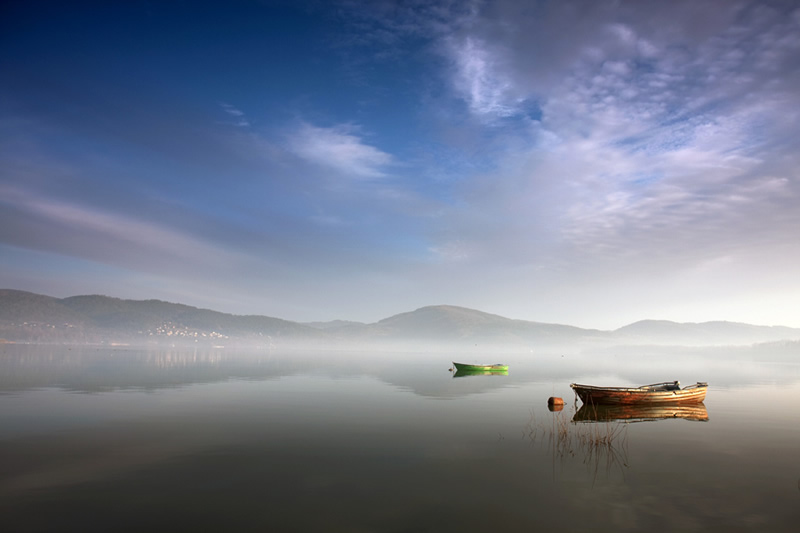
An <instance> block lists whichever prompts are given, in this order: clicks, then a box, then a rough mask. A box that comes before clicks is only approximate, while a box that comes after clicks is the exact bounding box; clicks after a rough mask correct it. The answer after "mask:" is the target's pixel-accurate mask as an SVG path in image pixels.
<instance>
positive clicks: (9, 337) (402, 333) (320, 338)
mask: <svg viewBox="0 0 800 533" xmlns="http://www.w3.org/2000/svg"><path fill="white" fill-rule="evenodd" d="M0 340H6V341H11V342H38V343H72V344H79V343H123V344H169V345H186V344H188V345H203V344H206V345H218V344H221V345H230V344H250V345H261V346H273V345H280V346H290V345H302V346H316V347H345V346H352V345H354V344H359V345H361V346H389V345H391V346H395V347H402V348H415V349H417V348H425V349H429V348H450V349H461V348H463V347H466V346H474V345H480V346H491V347H492V348H493V349H494V348H513V349H519V348H525V349H527V348H542V347H548V346H565V345H570V346H580V345H587V344H591V345H597V344H601V345H606V346H613V345H618V344H628V345H631V344H641V345H646V344H651V345H652V344H659V345H694V346H708V345H746V344H754V343H763V342H777V341H784V340H800V329H797V328H788V327H766V326H753V325H750V324H738V323H733V322H704V323H700V324H692V323H689V324H681V323H677V322H669V321H657V320H644V321H641V322H636V323H634V324H630V325H628V326H625V327H623V328H620V329H617V330H615V331H601V330H594V329H584V328H578V327H574V326H567V325H561V324H547V323H541V322H530V321H525V320H515V319H510V318H505V317H502V316H499V315H493V314H490V313H484V312H481V311H476V310H474V309H467V308H464V307H456V306H452V305H436V306H428V307H422V308H420V309H417V310H415V311H410V312H407V313H401V314H398V315H394V316H391V317H388V318H385V319H383V320H380V321H378V322H375V323H373V324H364V323H361V322H351V321H344V320H334V321H330V322H311V323H307V324H301V323H298V322H291V321H288V320H282V319H280V318H272V317H266V316H257V315H249V316H240V315H231V314H227V313H220V312H217V311H212V310H208V309H199V308H196V307H191V306H188V305H183V304H176V303H169V302H163V301H160V300H122V299H119V298H111V297H108V296H97V295H90V296H72V297H69V298H53V297H50V296H43V295H40V294H33V293H30V292H25V291H18V290H11V289H0Z"/></svg>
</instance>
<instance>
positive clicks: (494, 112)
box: [450, 36, 518, 119]
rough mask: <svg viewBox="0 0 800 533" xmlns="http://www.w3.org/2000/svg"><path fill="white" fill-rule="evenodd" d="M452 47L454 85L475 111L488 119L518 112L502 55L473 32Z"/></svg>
mask: <svg viewBox="0 0 800 533" xmlns="http://www.w3.org/2000/svg"><path fill="white" fill-rule="evenodd" d="M450 47H451V48H452V55H453V57H454V60H455V78H454V85H455V88H456V90H457V91H459V93H460V94H461V95H462V97H463V98H464V100H465V101H466V102H467V105H468V107H469V109H470V111H471V112H472V113H474V114H476V115H478V116H480V117H482V118H488V119H491V118H496V117H509V116H512V115H514V114H515V113H517V104H518V101H515V99H514V97H513V91H512V89H513V87H512V83H511V80H510V79H508V78H506V77H505V76H504V69H503V68H502V67H503V65H501V64H499V62H500V60H501V57H502V55H500V54H496V53H494V52H493V51H491V50H489V49H488V47H487V45H486V43H484V42H482V41H480V40H479V39H476V38H473V37H470V36H468V37H466V38H464V39H463V40H461V41H457V42H456V41H453V42H451V43H450Z"/></svg>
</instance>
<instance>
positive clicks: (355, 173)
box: [287, 123, 393, 178]
mask: <svg viewBox="0 0 800 533" xmlns="http://www.w3.org/2000/svg"><path fill="white" fill-rule="evenodd" d="M357 132H358V128H357V127H355V126H353V125H339V126H335V127H331V128H322V127H318V126H313V125H311V124H308V123H302V124H300V126H299V127H297V128H296V129H295V130H294V131H292V132H291V133H290V134H289V135H288V139H287V147H288V149H289V150H290V151H291V152H292V153H294V154H296V155H297V156H299V157H301V158H303V159H305V160H306V161H309V162H311V163H314V164H316V165H319V166H321V167H326V168H329V169H332V170H334V171H336V172H337V173H338V174H339V175H340V176H342V177H345V178H381V177H384V176H385V175H386V174H385V168H386V167H387V166H388V165H390V164H391V163H392V161H393V159H392V156H391V155H390V154H388V153H386V152H383V151H381V150H379V149H378V148H375V147H374V146H371V145H369V144H366V143H365V142H364V141H363V139H362V138H361V137H359V136H358V135H357Z"/></svg>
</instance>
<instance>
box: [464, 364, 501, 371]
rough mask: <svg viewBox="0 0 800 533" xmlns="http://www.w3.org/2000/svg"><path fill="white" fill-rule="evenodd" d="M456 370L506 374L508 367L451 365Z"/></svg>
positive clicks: (497, 365)
mask: <svg viewBox="0 0 800 533" xmlns="http://www.w3.org/2000/svg"><path fill="white" fill-rule="evenodd" d="M453 366H454V367H455V368H456V370H466V371H468V372H508V365H503V364H496V365H467V364H464V363H453Z"/></svg>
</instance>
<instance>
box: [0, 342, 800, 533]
mask: <svg viewBox="0 0 800 533" xmlns="http://www.w3.org/2000/svg"><path fill="white" fill-rule="evenodd" d="M452 359H457V360H466V361H467V362H470V361H473V362H491V363H493V362H500V361H503V362H507V363H509V364H510V365H511V368H510V372H509V374H508V375H507V376H470V377H464V378H454V377H453V376H452V374H451V373H450V372H448V368H449V367H450V361H451V360H452ZM674 379H678V380H681V382H683V383H684V384H689V383H693V382H695V381H708V382H709V384H710V388H709V393H708V396H707V398H706V401H705V404H704V406H700V408H698V409H693V410H673V411H671V412H663V413H654V412H652V411H650V412H639V413H637V412H630V411H629V412H626V413H610V414H609V413H606V414H605V415H603V416H604V418H605V420H603V421H599V422H598V421H588V422H573V418H581V416H582V415H581V414H580V413H578V414H577V415H576V410H577V407H579V406H580V402H578V405H577V406H576V405H575V404H574V396H573V394H572V392H571V390H570V388H569V383H570V382H580V383H590V384H598V385H641V384H644V383H653V382H658V381H665V380H674ZM550 396H561V397H563V398H564V399H565V400H566V401H567V405H566V406H565V408H564V409H563V410H562V411H559V412H550V411H549V410H548V409H547V405H546V401H547V398H548V397H550ZM798 405H800V354H791V353H789V354H787V353H786V352H785V351H784V352H782V353H780V354H778V355H775V354H772V353H759V352H756V351H752V350H750V351H741V350H739V351H736V352H733V353H727V352H725V351H721V350H718V349H717V350H705V351H704V350H694V351H692V350H681V351H678V352H676V353H673V352H665V351H664V350H660V351H657V352H656V351H654V352H652V353H648V352H647V351H642V352H639V353H636V354H628V355H625V354H620V353H613V352H610V351H605V352H601V353H594V354H590V353H586V354H581V355H574V354H569V353H564V354H560V353H525V354H503V355H499V354H490V355H486V353H483V354H480V353H477V352H476V353H474V354H462V355H461V356H453V355H448V354H444V355H442V354H436V353H424V352H420V353H377V352H373V353H361V352H328V353H306V352H296V353H275V352H257V353H249V352H241V351H232V350H205V351H204V350H197V351H193V350H136V349H122V348H119V349H111V348H96V347H92V348H75V347H72V348H69V347H41V346H39V347H36V346H16V345H5V346H2V347H0V517H2V523H3V529H4V530H5V531H67V530H70V531H144V530H149V531H222V530H225V531H249V530H259V531H332V532H335V531H348V532H361V531H364V532H367V531H397V532H400V531H459V532H464V531H521V530H524V529H528V530H531V529H532V530H546V529H552V530H558V531H578V530H593V531H603V530H612V529H613V530H614V531H642V530H645V529H651V530H657V531H675V530H680V531H725V532H731V531H773V532H774V531H792V532H794V531H798V524H800V408H798ZM662 416H663V417H669V418H660V417H662ZM615 417H624V418H622V419H617V418H615ZM595 418H597V417H596V416H595Z"/></svg>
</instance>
